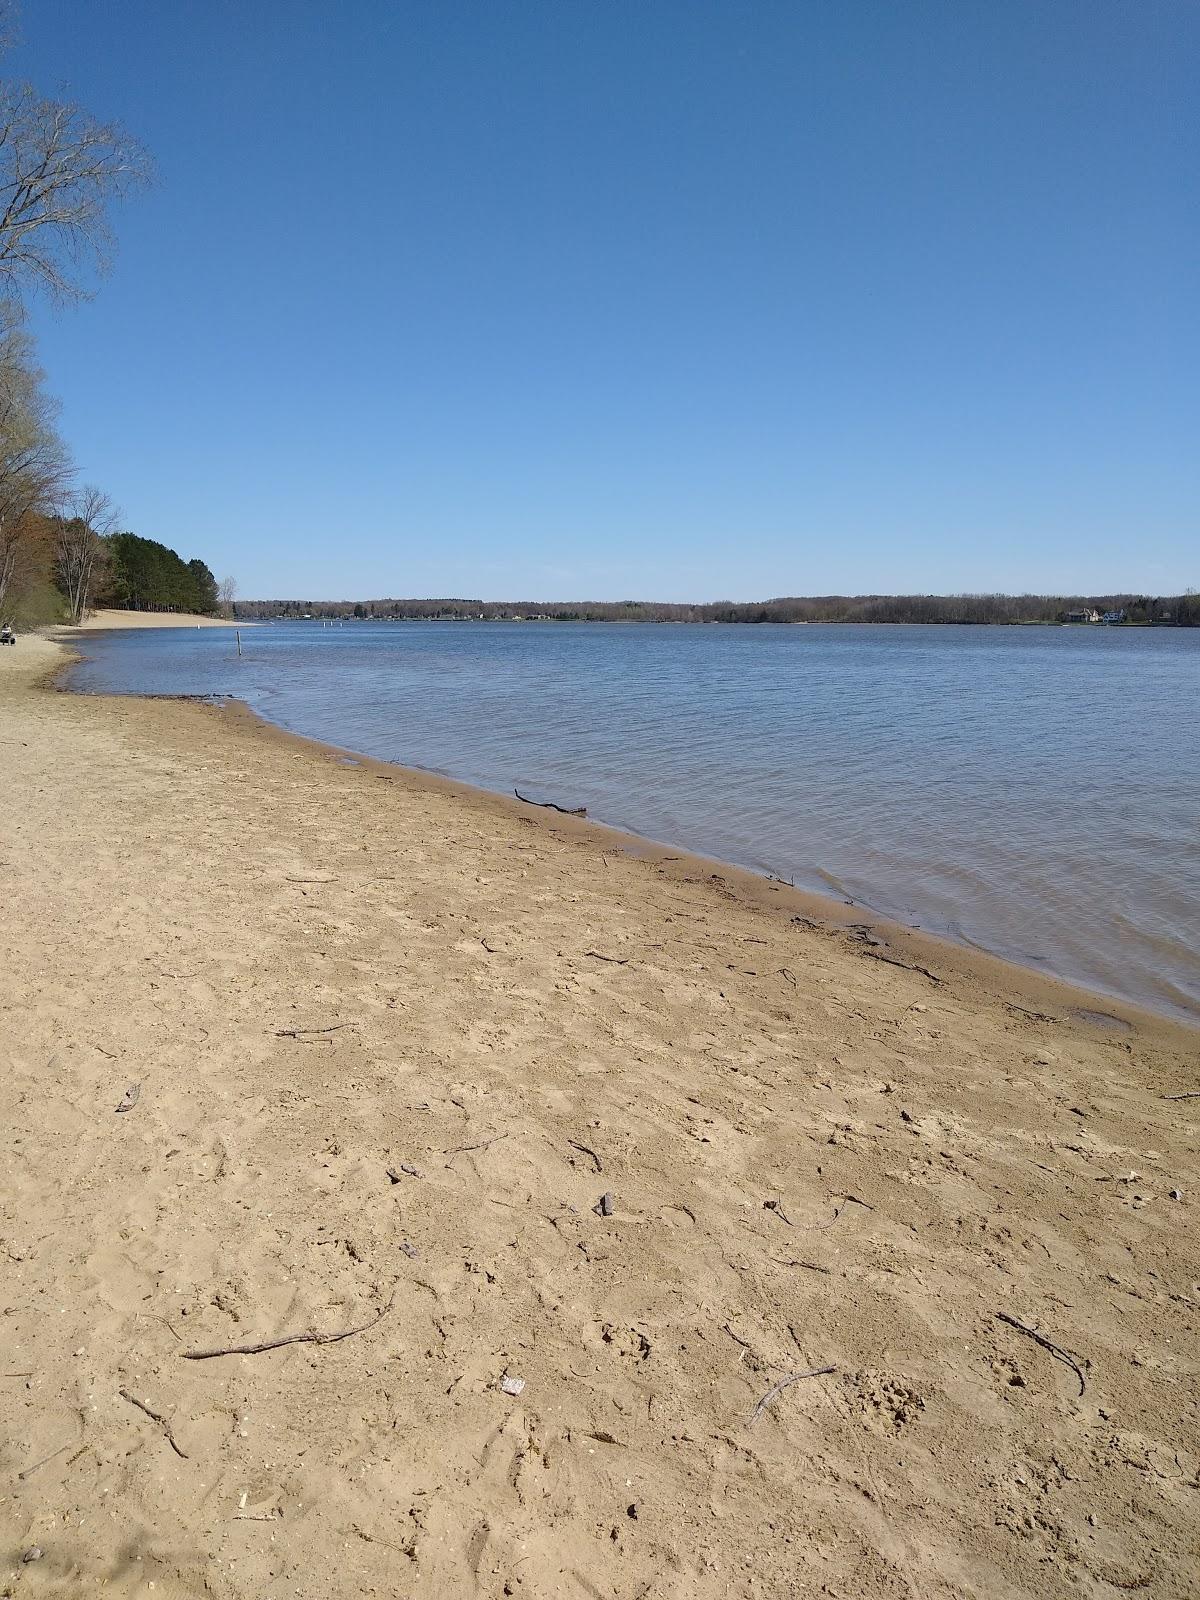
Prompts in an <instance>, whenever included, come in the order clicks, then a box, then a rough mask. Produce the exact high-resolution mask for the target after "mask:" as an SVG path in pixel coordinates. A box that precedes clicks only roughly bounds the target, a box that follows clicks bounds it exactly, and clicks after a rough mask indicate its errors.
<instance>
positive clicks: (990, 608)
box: [236, 591, 1200, 627]
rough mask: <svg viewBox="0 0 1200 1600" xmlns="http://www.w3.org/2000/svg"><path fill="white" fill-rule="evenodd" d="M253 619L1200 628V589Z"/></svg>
mask: <svg viewBox="0 0 1200 1600" xmlns="http://www.w3.org/2000/svg"><path fill="white" fill-rule="evenodd" d="M236 617H237V620H239V621H242V620H245V621H255V622H284V621H286V622H350V621H354V622H372V621H373V622H674V623H682V622H704V623H734V624H738V625H747V624H755V623H758V624H761V623H784V624H796V623H822V622H823V623H839V624H841V623H866V624H881V623H896V624H916V623H919V624H948V625H952V626H960V627H977V626H1032V625H1041V626H1066V627H1105V626H1107V627H1200V594H1197V593H1194V592H1190V591H1189V592H1188V593H1186V594H1179V595H1165V596H1163V595H1158V596H1150V595H1144V594H1141V595H1139V594H1107V595H1030V594H1024V595H1003V594H977V595H878V594H868V595H810V596H785V597H782V598H776V599H772V600H761V601H757V600H756V601H747V602H741V601H729V600H717V601H707V602H704V603H698V604H691V603H685V602H675V601H657V600H621V601H613V600H555V601H547V600H474V599H463V598H458V597H454V598H450V597H446V598H442V597H437V598H431V599H397V598H394V597H387V598H384V599H375V600H280V599H275V600H240V601H238V602H237V605H236Z"/></svg>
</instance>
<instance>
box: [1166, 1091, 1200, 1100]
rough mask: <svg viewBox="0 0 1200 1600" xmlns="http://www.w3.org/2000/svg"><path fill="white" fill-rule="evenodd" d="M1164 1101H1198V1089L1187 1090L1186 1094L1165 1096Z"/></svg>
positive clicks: (1199, 1095)
mask: <svg viewBox="0 0 1200 1600" xmlns="http://www.w3.org/2000/svg"><path fill="white" fill-rule="evenodd" d="M1163 1099H1164V1100H1200V1089H1189V1090H1188V1092H1187V1093H1186V1094H1165V1095H1163Z"/></svg>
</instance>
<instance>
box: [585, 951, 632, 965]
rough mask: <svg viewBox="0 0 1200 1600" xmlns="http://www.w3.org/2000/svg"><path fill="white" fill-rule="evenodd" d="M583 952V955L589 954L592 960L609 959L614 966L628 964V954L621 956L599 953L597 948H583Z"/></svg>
mask: <svg viewBox="0 0 1200 1600" xmlns="http://www.w3.org/2000/svg"><path fill="white" fill-rule="evenodd" d="M583 953H584V955H585V956H591V957H592V958H593V960H596V961H609V962H611V963H612V965H613V966H614V967H627V966H628V965H629V957H628V956H624V957H621V956H606V955H601V953H600V951H599V950H585V951H584V952H583Z"/></svg>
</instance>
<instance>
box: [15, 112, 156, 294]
mask: <svg viewBox="0 0 1200 1600" xmlns="http://www.w3.org/2000/svg"><path fill="white" fill-rule="evenodd" d="M150 173H151V163H150V159H149V157H148V156H147V154H146V152H145V151H144V150H143V149H142V147H141V146H140V145H139V144H138V143H137V142H136V140H134V139H132V138H131V137H130V136H129V135H128V134H127V133H125V132H124V131H123V129H121V128H120V127H118V126H117V125H116V124H114V123H104V122H99V121H97V120H96V119H95V118H94V117H92V116H90V115H89V114H88V113H87V112H86V111H84V110H82V109H81V108H80V107H79V106H75V105H70V104H67V103H63V102H60V101H57V100H47V99H44V98H43V97H42V96H41V95H39V94H38V92H37V91H36V90H35V89H33V88H31V87H30V86H29V85H28V84H14V83H4V84H0V279H2V280H3V281H4V282H5V283H6V284H7V285H8V287H9V292H15V291H18V290H21V289H24V288H25V287H30V288H36V289H41V290H42V291H44V292H45V293H47V294H48V295H49V296H50V297H51V299H53V300H57V301H68V300H78V299H81V298H84V297H86V295H87V292H88V291H87V289H86V287H85V284H84V281H83V278H84V277H85V276H86V274H87V273H88V272H89V270H93V271H98V272H100V273H103V272H104V271H105V270H106V269H107V268H108V266H109V264H110V261H111V257H112V236H111V233H110V231H109V227H108V216H107V213H108V207H109V206H110V204H111V203H112V202H113V201H115V200H120V199H122V198H123V197H124V196H125V195H127V194H128V193H129V192H130V191H131V190H133V189H136V188H139V187H141V186H142V185H144V184H145V183H146V182H147V181H148V180H149V177H150Z"/></svg>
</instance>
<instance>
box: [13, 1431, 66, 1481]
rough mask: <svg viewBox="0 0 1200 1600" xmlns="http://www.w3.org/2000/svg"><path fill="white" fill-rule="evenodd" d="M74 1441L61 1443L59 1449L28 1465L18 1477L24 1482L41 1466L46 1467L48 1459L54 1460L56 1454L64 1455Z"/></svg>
mask: <svg viewBox="0 0 1200 1600" xmlns="http://www.w3.org/2000/svg"><path fill="white" fill-rule="evenodd" d="M73 1443H74V1441H73V1440H71V1439H68V1440H67V1442H66V1444H60V1445H59V1447H58V1449H57V1450H51V1452H50V1454H49V1455H48V1456H43V1457H42V1459H41V1460H40V1461H35V1462H34V1463H33V1465H32V1466H31V1467H26V1468H25V1470H24V1472H18V1473H17V1477H18V1478H20V1479H21V1481H22V1482H24V1481H25V1479H26V1478H32V1477H33V1475H34V1473H35V1472H36V1471H37V1470H38V1468H39V1467H44V1466H45V1465H46V1463H47V1461H53V1460H54V1458H55V1456H60V1455H62V1453H63V1451H64V1450H69V1449H70V1448H71V1445H72V1444H73Z"/></svg>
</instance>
